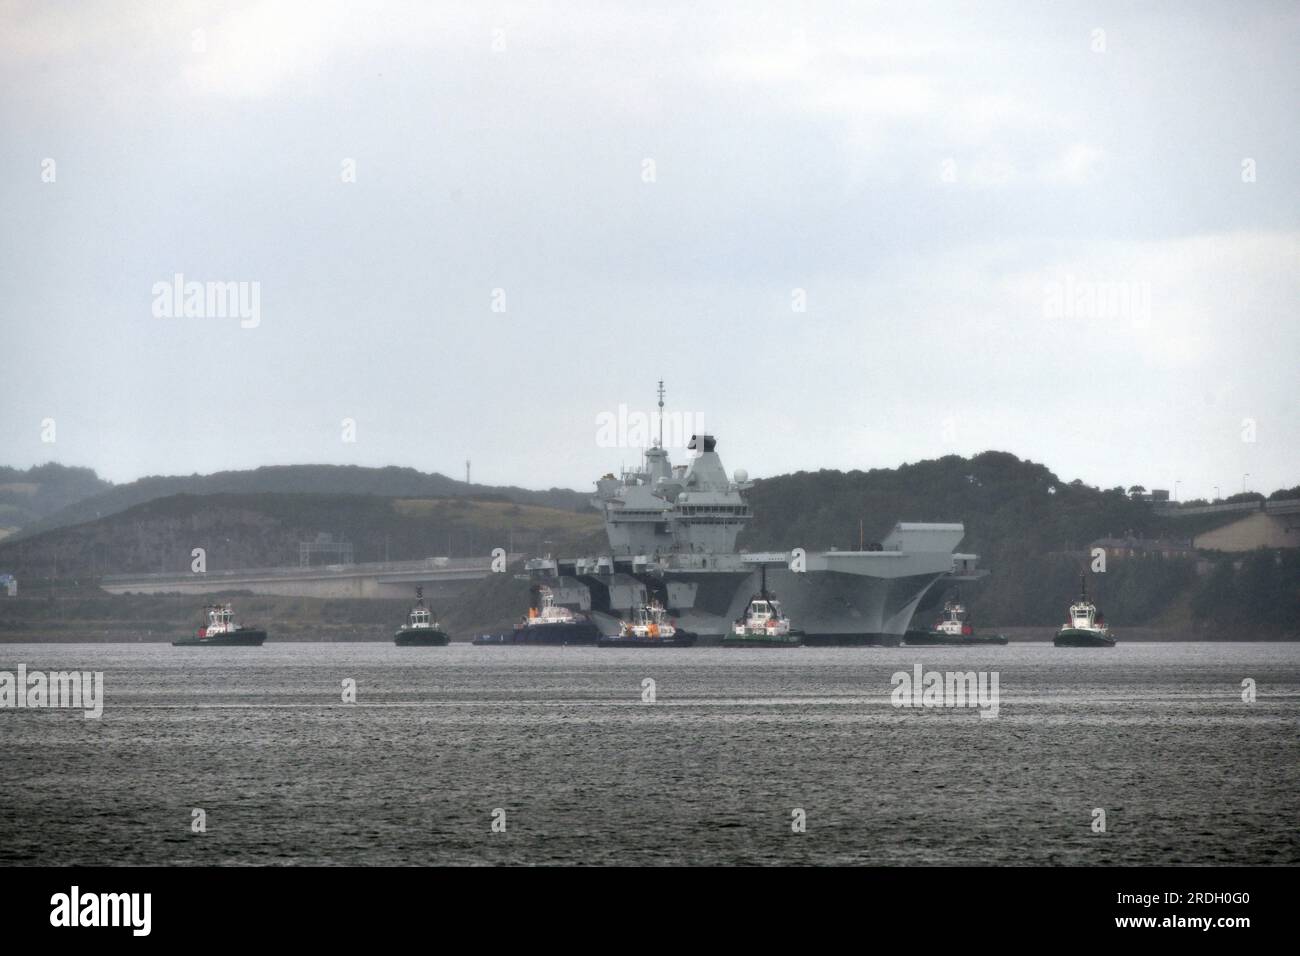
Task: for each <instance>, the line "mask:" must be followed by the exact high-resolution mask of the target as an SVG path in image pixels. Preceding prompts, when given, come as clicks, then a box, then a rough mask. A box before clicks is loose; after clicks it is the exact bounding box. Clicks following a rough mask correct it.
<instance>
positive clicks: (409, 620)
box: [393, 587, 451, 647]
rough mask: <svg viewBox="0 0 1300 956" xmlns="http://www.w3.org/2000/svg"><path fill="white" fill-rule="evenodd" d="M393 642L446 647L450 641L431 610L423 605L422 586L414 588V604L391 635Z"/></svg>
mask: <svg viewBox="0 0 1300 956" xmlns="http://www.w3.org/2000/svg"><path fill="white" fill-rule="evenodd" d="M393 643H394V644H396V645H397V646H398V647H446V646H447V645H448V644H450V643H451V638H450V637H448V636H447V633H446V632H445V631H443V630H442V628H440V627H439V626H438V622H437V621H436V620H434V618H433V612H431V611H430V610H429V609H428V608H427V607H425V606H424V588H421V587H417V588H416V589H415V604H414V605H412V607H411V610H410V611H409V612H407V615H406V623H405V624H403V625H402V626H401V627H399V628H398V629H397V633H396V634H394V635H393Z"/></svg>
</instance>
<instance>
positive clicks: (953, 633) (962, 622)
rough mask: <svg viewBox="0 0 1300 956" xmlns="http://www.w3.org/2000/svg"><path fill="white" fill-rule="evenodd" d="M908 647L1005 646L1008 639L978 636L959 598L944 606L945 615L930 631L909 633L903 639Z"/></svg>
mask: <svg viewBox="0 0 1300 956" xmlns="http://www.w3.org/2000/svg"><path fill="white" fill-rule="evenodd" d="M903 643H904V644H906V645H907V646H908V647H933V646H936V645H956V646H960V647H969V646H971V645H983V644H1005V643H1007V639H1006V637H1005V636H1004V635H1002V634H990V635H983V634H976V633H975V625H974V624H973V623H972V622H971V618H970V612H968V611H967V610H966V605H964V604H962V603H961V599H960V597H959V596H954V597H953V599H952V600H951V601H945V602H944V604H943V613H942V614H941V615H940V617H939V620H938V621H936V622H935V624H934V627H933V628H931V629H930V630H928V631H908V632H907V634H906V635H905V636H904V637H903Z"/></svg>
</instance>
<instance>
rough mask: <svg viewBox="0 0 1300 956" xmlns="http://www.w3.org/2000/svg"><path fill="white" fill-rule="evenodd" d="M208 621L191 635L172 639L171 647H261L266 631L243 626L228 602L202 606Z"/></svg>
mask: <svg viewBox="0 0 1300 956" xmlns="http://www.w3.org/2000/svg"><path fill="white" fill-rule="evenodd" d="M204 610H205V611H206V612H207V615H208V623H207V624H205V625H204V626H203V627H200V628H199V629H198V631H197V632H196V633H195V635H194V636H193V637H182V638H181V639H180V640H178V641H172V647H261V646H262V642H263V641H264V640H266V631H263V630H262V629H261V628H256V627H244V626H243V625H241V624H239V623H238V622H237V621H236V620H235V616H234V613H233V612H232V611H231V610H230V605H229V604H209V605H208V606H207V607H205V608H204Z"/></svg>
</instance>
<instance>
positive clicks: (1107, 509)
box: [741, 452, 1300, 633]
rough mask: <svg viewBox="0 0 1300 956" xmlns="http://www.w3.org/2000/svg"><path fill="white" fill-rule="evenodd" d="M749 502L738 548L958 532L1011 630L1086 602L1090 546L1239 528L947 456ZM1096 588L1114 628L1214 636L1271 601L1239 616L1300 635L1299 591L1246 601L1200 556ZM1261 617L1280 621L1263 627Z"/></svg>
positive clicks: (763, 494)
mask: <svg viewBox="0 0 1300 956" xmlns="http://www.w3.org/2000/svg"><path fill="white" fill-rule="evenodd" d="M1293 491H1297V493H1296V494H1290V493H1288V492H1285V491H1284V492H1282V493H1280V494H1278V493H1275V494H1274V495H1273V496H1271V497H1274V498H1277V497H1300V490H1296V489H1293ZM1260 497H1261V498H1262V497H1263V496H1260ZM750 502H751V504H752V505H753V510H754V514H755V517H754V520H753V521H752V523H751V525H750V527H749V528H748V529H747V530H746V532H745V534H744V535H743V536H742V539H741V545H742V546H744V547H748V548H750V549H751V550H766V549H786V548H791V547H804V548H807V549H810V550H811V549H825V548H832V547H836V548H840V549H842V550H851V549H855V548H857V547H858V545H859V543H860V542H861V543H863V544H865V545H868V546H869V545H870V544H871V543H873V542H878V541H882V540H883V539H884V538H885V537H886V536H887V535H888V534H889V532H890V530H891V529H892V528H893V526H894V524H895V523H896V522H899V521H960V522H962V523H964V524H965V527H966V538H965V539H964V541H963V542H962V545H961V550H962V551H967V552H974V553H976V554H979V555H980V565H981V566H982V567H985V568H988V569H989V570H990V571H991V574H990V575H989V577H988V578H986V579H985V580H984V581H982V582H980V583H979V584H976V585H970V586H967V588H966V590H965V591H964V592H963V594H962V597H963V599H964V600H966V601H967V603H968V604H969V605H970V606H971V610H972V612H973V613H974V614H975V615H976V616H977V618H978V620H980V621H983V622H985V623H986V624H989V625H997V626H1006V627H1012V626H1050V625H1054V624H1059V623H1060V622H1061V621H1062V620H1063V618H1064V615H1065V610H1066V608H1067V607H1068V605H1069V603H1070V602H1071V601H1072V600H1073V599H1074V598H1075V596H1076V595H1077V594H1078V592H1079V574H1080V572H1081V571H1083V570H1085V569H1090V566H1091V558H1090V555H1089V552H1088V548H1089V545H1090V544H1091V543H1092V542H1094V541H1096V540H1098V539H1100V538H1126V537H1134V538H1155V539H1164V540H1172V541H1182V542H1186V541H1189V540H1190V539H1192V538H1193V537H1194V536H1195V535H1198V534H1202V533H1204V532H1205V531H1208V530H1210V529H1212V528H1214V527H1218V526H1220V525H1223V524H1225V523H1228V522H1231V521H1233V520H1235V519H1236V517H1238V516H1236V515H1233V514H1227V515H1201V516H1197V517H1190V518H1189V517H1182V518H1175V517H1170V516H1162V515H1160V514H1158V513H1156V512H1155V511H1154V510H1153V509H1152V507H1151V505H1150V503H1148V502H1144V501H1141V500H1137V499H1135V498H1132V497H1130V496H1129V495H1128V493H1127V491H1126V489H1124V488H1121V487H1116V488H1110V489H1101V488H1096V487H1093V486H1090V485H1087V484H1084V483H1083V482H1082V481H1078V480H1075V481H1066V480H1063V479H1061V478H1060V477H1058V476H1057V475H1055V474H1053V473H1052V472H1051V471H1050V470H1049V469H1048V468H1046V467H1045V466H1043V465H1040V464H1036V463H1034V462H1029V461H1021V460H1020V459H1018V458H1017V457H1016V456H1014V455H1010V454H1007V453H1005V452H985V453H983V454H980V455H976V456H974V457H973V458H964V457H961V456H957V455H950V456H946V457H944V458H939V459H935V460H930V461H922V462H917V463H915V464H908V465H903V466H902V467H900V468H890V469H873V470H871V471H849V472H840V471H818V472H798V473H795V474H790V475H782V476H780V477H777V478H770V479H766V480H762V481H759V482H757V483H756V485H755V487H754V489H753V491H751V492H750ZM1289 553H1291V554H1294V552H1289ZM1288 560H1294V558H1288ZM1262 561H1264V559H1262V558H1256V559H1252V562H1253V563H1252V564H1251V565H1250V567H1252V568H1255V570H1253V571H1251V572H1246V571H1245V570H1244V569H1243V571H1241V572H1237V573H1240V574H1247V573H1249V574H1254V575H1257V576H1258V575H1262V574H1263V572H1262V571H1261V570H1260V569H1259V568H1256V563H1258V562H1262ZM1217 567H1218V566H1216V568H1217ZM1230 570H1231V562H1229V571H1223V570H1222V569H1221V568H1218V570H1216V574H1219V575H1220V576H1223V575H1227V574H1229V572H1230ZM1089 580H1090V582H1091V583H1090V585H1089V586H1090V588H1092V589H1093V590H1094V596H1095V597H1096V599H1097V601H1098V603H1099V605H1100V606H1101V607H1102V608H1103V610H1104V612H1105V613H1106V615H1107V618H1108V619H1109V620H1110V621H1111V622H1112V623H1115V624H1116V626H1119V625H1120V622H1123V623H1125V624H1128V625H1148V624H1157V623H1163V622H1169V623H1171V626H1180V622H1181V621H1182V620H1184V619H1185V620H1187V621H1188V622H1189V623H1190V624H1199V626H1204V627H1209V626H1211V623H1212V622H1215V621H1223V620H1227V619H1230V618H1231V616H1232V614H1233V613H1237V612H1241V613H1244V611H1243V610H1242V602H1240V601H1238V600H1237V599H1236V598H1233V597H1231V595H1233V594H1240V593H1250V594H1252V596H1253V597H1254V598H1261V597H1265V596H1266V597H1267V600H1268V601H1269V603H1270V604H1271V605H1272V607H1273V610H1269V611H1268V612H1263V611H1251V612H1250V615H1251V616H1250V617H1249V618H1244V617H1243V618H1241V620H1243V621H1245V620H1250V621H1252V622H1255V623H1252V625H1251V627H1252V628H1254V629H1256V630H1258V629H1259V628H1263V627H1266V626H1267V627H1269V628H1272V627H1274V626H1277V627H1280V628H1282V629H1283V631H1284V632H1285V631H1288V630H1289V632H1290V633H1295V632H1296V630H1297V624H1296V622H1297V621H1300V603H1298V601H1297V596H1296V593H1295V590H1294V588H1292V589H1290V590H1288V589H1287V588H1286V587H1285V586H1283V585H1282V584H1280V583H1279V582H1278V581H1277V580H1276V579H1274V578H1269V577H1265V578H1261V579H1260V580H1259V581H1256V584H1255V585H1252V586H1250V587H1246V586H1245V585H1238V586H1236V590H1230V589H1228V588H1227V587H1226V586H1225V585H1224V583H1223V580H1218V581H1216V582H1215V583H1214V584H1213V585H1211V582H1210V581H1208V580H1206V579H1205V578H1202V577H1198V575H1197V559H1196V558H1192V557H1188V558H1164V557H1161V556H1158V555H1153V556H1148V557H1134V558H1120V559H1116V558H1115V557H1113V556H1112V557H1111V558H1110V560H1109V561H1108V564H1107V568H1106V573H1105V574H1101V575H1092V574H1089ZM1234 580H1235V578H1234ZM1251 580H1252V581H1255V580H1256V579H1255V578H1251ZM1211 587H1213V589H1212V590H1210V591H1209V592H1208V593H1207V590H1206V589H1207V588H1211ZM1189 602H1199V603H1196V604H1195V606H1196V607H1197V608H1199V609H1200V614H1199V616H1198V617H1194V618H1193V617H1192V615H1191V614H1190V613H1189V611H1188V604H1189ZM1279 608H1280V610H1279ZM1261 615H1264V617H1268V620H1269V621H1272V622H1273V623H1271V624H1266V623H1265V621H1264V617H1261ZM1270 615H1271V616H1270Z"/></svg>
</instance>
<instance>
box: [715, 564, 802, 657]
mask: <svg viewBox="0 0 1300 956" xmlns="http://www.w3.org/2000/svg"><path fill="white" fill-rule="evenodd" d="M762 575H763V577H762V584H761V586H760V588H759V592H758V593H757V594H755V595H754V596H753V597H752V598H750V599H749V605H748V606H747V607H746V608H745V613H744V614H743V615H742V616H741V617H740V619H739V620H737V621H736V622H735V623H733V624H732V626H731V633H730V634H726V635H724V636H723V638H722V646H723V647H802V646H803V631H796V630H794V629H793V628H791V626H790V619H789V618H788V617H786V616H785V613H784V612H783V611H782V610H781V602H780V601H778V600H777V599H776V596H775V595H773V594H769V593H768V591H767V567H766V565H763V566H762Z"/></svg>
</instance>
